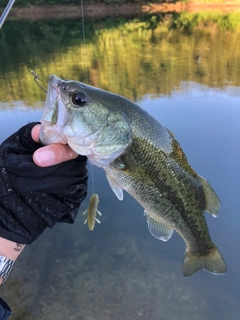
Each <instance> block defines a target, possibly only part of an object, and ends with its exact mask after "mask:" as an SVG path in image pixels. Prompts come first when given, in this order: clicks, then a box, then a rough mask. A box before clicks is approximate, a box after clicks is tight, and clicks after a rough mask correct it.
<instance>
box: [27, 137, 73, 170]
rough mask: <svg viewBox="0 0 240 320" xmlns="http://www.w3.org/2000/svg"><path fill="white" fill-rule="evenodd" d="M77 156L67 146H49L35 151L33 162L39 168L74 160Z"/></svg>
mask: <svg viewBox="0 0 240 320" xmlns="http://www.w3.org/2000/svg"><path fill="white" fill-rule="evenodd" d="M77 156H78V154H77V153H76V152H74V151H73V150H72V149H71V148H70V147H69V146H68V145H65V144H59V143H58V144H51V145H49V146H44V147H42V148H39V149H38V150H36V151H35V152H34V154H33V161H34V162H35V164H37V165H38V166H40V167H47V166H53V165H55V164H59V163H61V162H64V161H67V160H71V159H75V158H77Z"/></svg>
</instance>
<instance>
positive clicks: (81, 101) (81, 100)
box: [72, 92, 87, 107]
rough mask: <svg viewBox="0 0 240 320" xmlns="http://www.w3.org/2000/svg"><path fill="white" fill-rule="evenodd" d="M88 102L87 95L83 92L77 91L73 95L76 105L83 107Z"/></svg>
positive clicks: (73, 101)
mask: <svg viewBox="0 0 240 320" xmlns="http://www.w3.org/2000/svg"><path fill="white" fill-rule="evenodd" d="M86 102H87V97H86V95H85V94H84V93H83V92H76V93H74V94H73V95H72V103H73V104H74V105H75V106H79V107H83V106H84V105H85V104H86Z"/></svg>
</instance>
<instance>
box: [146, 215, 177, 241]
mask: <svg viewBox="0 0 240 320" xmlns="http://www.w3.org/2000/svg"><path fill="white" fill-rule="evenodd" d="M144 213H145V215H146V217H147V223H148V230H149V231H150V233H151V234H152V235H153V236H154V237H155V238H157V239H159V240H161V241H168V240H169V239H170V238H171V236H172V235H173V229H172V228H169V227H168V226H167V225H166V224H165V223H164V222H162V221H159V220H157V219H155V218H153V217H152V216H151V215H150V214H148V213H147V212H146V210H144Z"/></svg>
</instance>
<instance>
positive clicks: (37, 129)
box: [32, 124, 41, 142]
mask: <svg viewBox="0 0 240 320" xmlns="http://www.w3.org/2000/svg"><path fill="white" fill-rule="evenodd" d="M40 127H41V125H40V124H36V125H35V126H34V127H33V128H32V138H33V140H34V141H35V142H39V134H40Z"/></svg>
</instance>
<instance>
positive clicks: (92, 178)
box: [81, 0, 94, 194]
mask: <svg viewBox="0 0 240 320" xmlns="http://www.w3.org/2000/svg"><path fill="white" fill-rule="evenodd" d="M81 13H82V34H83V51H84V55H83V56H84V64H85V73H86V74H85V77H86V83H88V72H87V60H86V57H87V49H86V39H85V23H84V10H83V0H81ZM90 168H91V169H90V170H91V182H92V193H93V194H94V173H93V165H92V164H90Z"/></svg>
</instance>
